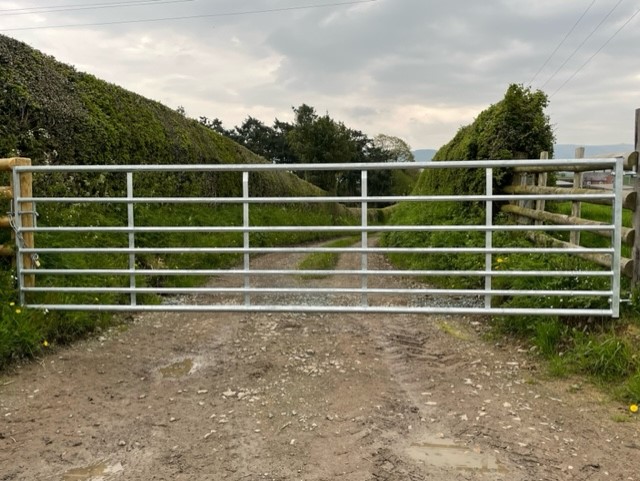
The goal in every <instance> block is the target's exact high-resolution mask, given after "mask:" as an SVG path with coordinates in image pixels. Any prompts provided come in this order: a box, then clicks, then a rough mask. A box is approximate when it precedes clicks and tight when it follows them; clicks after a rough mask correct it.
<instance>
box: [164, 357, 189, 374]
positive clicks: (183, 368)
mask: <svg viewBox="0 0 640 481" xmlns="http://www.w3.org/2000/svg"><path fill="white" fill-rule="evenodd" d="M193 366H194V362H193V359H184V360H182V361H179V362H174V363H173V364H169V365H168V366H166V367H162V368H160V374H162V377H166V378H178V377H183V376H186V375H187V374H190V373H191V370H192V369H193Z"/></svg>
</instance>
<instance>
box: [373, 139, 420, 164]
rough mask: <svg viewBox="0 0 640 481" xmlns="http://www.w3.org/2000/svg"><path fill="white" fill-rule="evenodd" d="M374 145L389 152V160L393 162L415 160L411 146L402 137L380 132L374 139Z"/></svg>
mask: <svg viewBox="0 0 640 481" xmlns="http://www.w3.org/2000/svg"><path fill="white" fill-rule="evenodd" d="M373 145H375V146H376V147H378V148H379V149H381V150H383V151H385V152H387V153H388V155H389V157H388V160H390V161H393V162H415V160H416V159H415V157H414V156H413V152H411V147H410V146H409V144H407V143H406V142H405V141H404V140H402V139H401V138H400V137H394V136H393V135H386V134H378V135H376V136H375V138H374V139H373Z"/></svg>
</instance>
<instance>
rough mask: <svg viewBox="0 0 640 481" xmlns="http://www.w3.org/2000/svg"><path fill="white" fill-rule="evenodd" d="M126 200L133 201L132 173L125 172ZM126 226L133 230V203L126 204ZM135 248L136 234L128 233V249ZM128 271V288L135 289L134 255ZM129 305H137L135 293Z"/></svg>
mask: <svg viewBox="0 0 640 481" xmlns="http://www.w3.org/2000/svg"><path fill="white" fill-rule="evenodd" d="M127 199H133V172H127ZM127 225H128V226H129V229H133V228H134V227H135V225H136V221H135V218H134V204H133V202H127ZM135 247H136V233H135V232H133V231H130V232H129V249H134V248H135ZM129 270H130V271H131V274H130V276H129V286H130V287H131V289H135V288H136V272H135V270H136V254H135V253H133V252H132V253H131V254H129ZM130 303H131V305H132V306H135V305H137V304H138V299H137V297H136V293H135V291H132V292H131V298H130Z"/></svg>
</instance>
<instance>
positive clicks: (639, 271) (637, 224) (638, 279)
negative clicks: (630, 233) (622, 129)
mask: <svg viewBox="0 0 640 481" xmlns="http://www.w3.org/2000/svg"><path fill="white" fill-rule="evenodd" d="M635 150H636V151H639V150H640V109H636V131H635ZM639 167H640V162H638V163H636V165H635V168H634V171H635V176H634V178H633V191H634V192H635V193H636V210H635V211H634V213H633V229H634V230H635V232H636V237H635V241H634V243H633V253H632V255H631V257H632V259H633V277H632V278H631V285H632V286H633V287H637V286H638V284H639V283H640V235H638V234H639V233H640V177H639V175H640V172H639Z"/></svg>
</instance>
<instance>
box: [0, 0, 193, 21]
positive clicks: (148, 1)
mask: <svg viewBox="0 0 640 481" xmlns="http://www.w3.org/2000/svg"><path fill="white" fill-rule="evenodd" d="M195 1H196V0H144V1H137V2H125V3H122V2H120V3H105V4H95V5H84V6H69V7H49V8H47V7H40V8H41V10H32V11H29V12H10V13H0V17H13V16H17V15H39V14H42V13H57V12H76V11H80V10H102V9H105V8H127V7H144V6H148V5H164V4H167V3H187V2H195Z"/></svg>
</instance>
